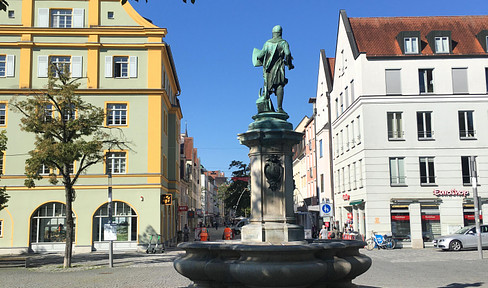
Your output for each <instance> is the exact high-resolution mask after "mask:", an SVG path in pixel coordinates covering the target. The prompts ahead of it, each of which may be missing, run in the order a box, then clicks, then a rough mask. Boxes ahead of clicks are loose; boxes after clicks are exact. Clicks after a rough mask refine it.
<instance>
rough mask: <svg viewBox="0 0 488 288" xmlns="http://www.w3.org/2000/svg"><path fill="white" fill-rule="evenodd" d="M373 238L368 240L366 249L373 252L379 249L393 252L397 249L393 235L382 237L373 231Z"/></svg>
mask: <svg viewBox="0 0 488 288" xmlns="http://www.w3.org/2000/svg"><path fill="white" fill-rule="evenodd" d="M371 233H372V234H373V236H371V238H369V239H367V240H366V249H367V250H369V251H371V250H373V249H374V248H378V250H379V249H386V250H392V249H395V247H396V241H395V240H394V239H393V237H392V236H391V235H387V234H385V235H380V234H376V233H375V232H374V231H371Z"/></svg>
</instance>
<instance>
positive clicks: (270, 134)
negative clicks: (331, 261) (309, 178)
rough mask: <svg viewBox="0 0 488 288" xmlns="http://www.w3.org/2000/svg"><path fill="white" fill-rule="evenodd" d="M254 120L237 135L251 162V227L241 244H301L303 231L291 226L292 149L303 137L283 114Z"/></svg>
mask: <svg viewBox="0 0 488 288" xmlns="http://www.w3.org/2000/svg"><path fill="white" fill-rule="evenodd" d="M253 119H254V120H255V121H254V122H253V123H251V124H250V125H249V130H248V131H247V132H246V133H242V134H239V140H240V142H241V143H242V144H244V145H246V146H247V147H249V158H250V160H251V164H250V167H251V199H252V201H251V218H250V222H251V223H250V224H249V225H246V226H244V227H243V228H242V241H243V242H268V243H272V244H279V243H283V242H290V241H301V240H303V239H304V231H303V227H302V226H298V225H295V224H294V221H295V217H294V211H293V189H294V186H293V159H292V156H293V155H292V153H293V152H292V147H293V145H295V144H298V143H300V141H301V140H302V136H303V134H302V133H298V132H295V131H293V130H292V129H293V125H292V124H291V123H289V122H287V121H286V119H288V115H287V114H284V113H274V112H268V113H259V114H258V115H256V116H254V117H253Z"/></svg>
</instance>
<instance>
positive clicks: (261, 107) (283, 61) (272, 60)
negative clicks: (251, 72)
mask: <svg viewBox="0 0 488 288" xmlns="http://www.w3.org/2000/svg"><path fill="white" fill-rule="evenodd" d="M282 31H283V29H282V28H281V26H280V25H276V26H275V27H273V38H271V39H269V40H268V41H266V43H264V46H263V49H262V50H259V49H256V48H254V51H253V53H252V61H253V65H254V66H255V67H259V66H263V77H264V87H263V88H264V91H263V89H261V91H260V92H259V94H260V95H259V99H258V100H257V101H256V105H257V106H258V113H263V112H275V110H274V108H273V104H272V103H271V99H270V97H269V96H270V95H271V93H274V94H275V95H276V98H277V104H278V109H277V111H276V112H278V113H285V114H286V112H285V111H284V110H283V95H284V87H285V85H286V84H287V83H288V79H286V78H285V66H288V69H289V70H291V69H293V68H294V66H293V64H292V59H293V57H291V52H290V47H289V45H288V42H286V41H285V40H284V39H282V38H281V34H282Z"/></svg>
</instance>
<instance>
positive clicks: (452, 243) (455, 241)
mask: <svg viewBox="0 0 488 288" xmlns="http://www.w3.org/2000/svg"><path fill="white" fill-rule="evenodd" d="M480 228H481V244H482V246H483V247H488V225H480ZM432 243H434V247H437V248H441V249H443V250H452V251H459V250H461V249H470V248H477V247H478V238H477V235H476V226H474V225H473V226H466V227H463V228H461V229H459V230H458V231H456V232H454V234H451V235H447V236H441V237H438V238H435V239H434V240H433V241H432Z"/></svg>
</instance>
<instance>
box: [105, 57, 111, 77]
mask: <svg viewBox="0 0 488 288" xmlns="http://www.w3.org/2000/svg"><path fill="white" fill-rule="evenodd" d="M112 68H113V65H112V56H105V77H106V78H111V77H112Z"/></svg>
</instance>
